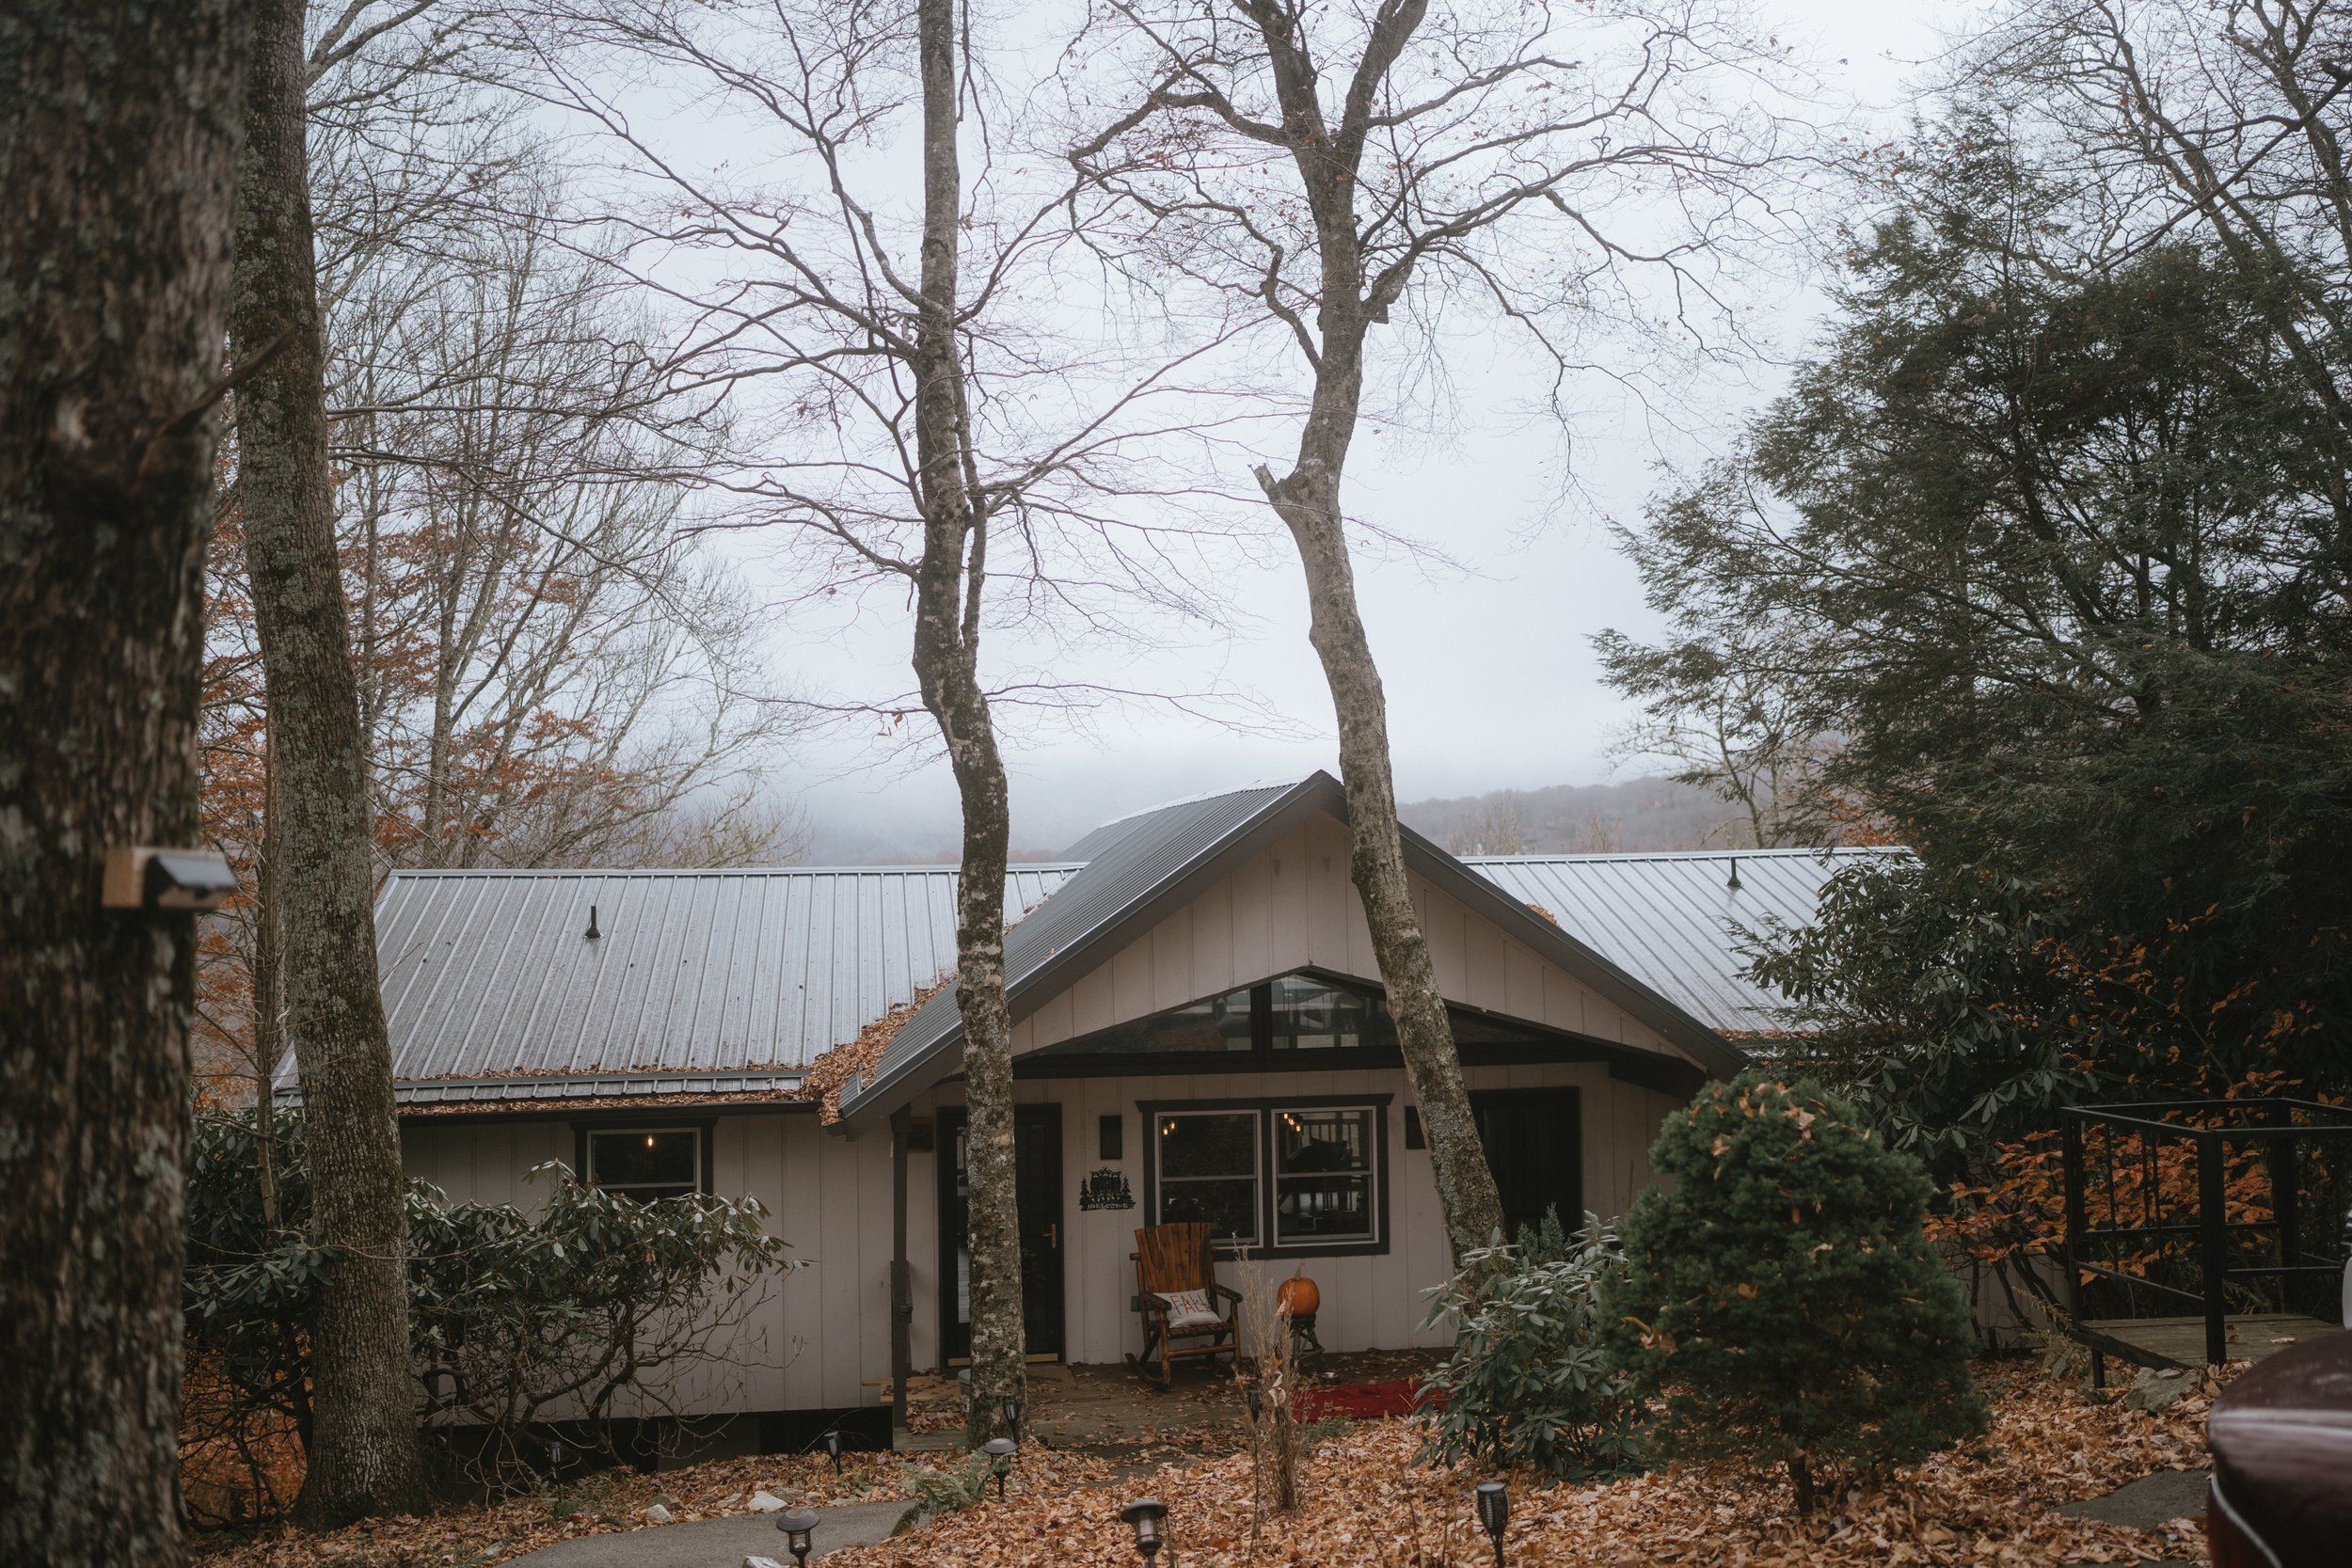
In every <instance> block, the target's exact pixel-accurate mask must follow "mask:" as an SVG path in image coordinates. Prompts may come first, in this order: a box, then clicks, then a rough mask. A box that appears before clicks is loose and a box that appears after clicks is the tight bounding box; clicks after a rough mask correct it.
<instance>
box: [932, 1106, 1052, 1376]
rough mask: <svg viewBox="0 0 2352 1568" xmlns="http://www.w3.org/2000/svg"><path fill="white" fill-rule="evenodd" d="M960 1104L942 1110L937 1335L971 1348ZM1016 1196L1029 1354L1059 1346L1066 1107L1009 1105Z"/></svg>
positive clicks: (945, 1346)
mask: <svg viewBox="0 0 2352 1568" xmlns="http://www.w3.org/2000/svg"><path fill="white" fill-rule="evenodd" d="M964 1132H965V1120H964V1113H963V1108H962V1107H961V1106H960V1105H953V1106H947V1107H945V1108H943V1109H942V1110H941V1111H940V1113H939V1148H940V1153H941V1158H940V1162H939V1342H940V1345H941V1354H942V1355H943V1356H945V1358H946V1359H947V1360H949V1361H963V1360H968V1359H970V1357H971V1354H972V1250H971V1246H970V1243H969V1226H970V1212H971V1184H972V1179H971V1175H970V1173H969V1171H968V1169H967V1168H966V1151H967V1148H968V1143H967V1140H966V1138H965V1136H964ZM1012 1164H1013V1199H1014V1204H1015V1207H1016V1208H1017V1209H1018V1210H1019V1212H1020V1228H1021V1310H1022V1316H1023V1320H1024V1323H1023V1326H1024V1328H1025V1331H1026V1338H1027V1344H1026V1346H1025V1348H1026V1349H1027V1351H1028V1353H1029V1354H1031V1355H1054V1356H1058V1355H1060V1354H1062V1299H1061V1288H1062V1286H1061V1107H1060V1106H1058V1105H1016V1106H1014V1107H1013V1108H1012Z"/></svg>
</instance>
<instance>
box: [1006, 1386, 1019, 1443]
mask: <svg viewBox="0 0 2352 1568" xmlns="http://www.w3.org/2000/svg"><path fill="white" fill-rule="evenodd" d="M1004 1411H1005V1435H1007V1436H1008V1437H1018V1436H1020V1435H1021V1402H1020V1401H1019V1400H1017V1399H1014V1398H1013V1397H1012V1396H1011V1395H1009V1394H1008V1395H1006V1396H1005V1403H1004Z"/></svg>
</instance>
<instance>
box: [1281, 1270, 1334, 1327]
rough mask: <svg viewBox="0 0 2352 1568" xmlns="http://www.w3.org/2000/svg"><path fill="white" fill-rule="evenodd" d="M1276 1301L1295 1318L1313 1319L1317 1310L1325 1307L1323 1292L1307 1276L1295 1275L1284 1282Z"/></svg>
mask: <svg viewBox="0 0 2352 1568" xmlns="http://www.w3.org/2000/svg"><path fill="white" fill-rule="evenodd" d="M1274 1299H1275V1301H1276V1302H1277V1303H1279V1305H1280V1306H1281V1307H1283V1308H1285V1309H1286V1310H1287V1311H1288V1312H1289V1313H1290V1315H1291V1316H1292V1317H1294V1318H1311V1317H1313V1316H1314V1315H1315V1308H1316V1307H1321V1306H1322V1305H1323V1292H1322V1291H1319V1290H1317V1289H1316V1288H1315V1282H1314V1281H1313V1280H1311V1279H1309V1278H1308V1277H1307V1276H1306V1275H1303V1274H1302V1275H1292V1276H1291V1277H1290V1278H1288V1279H1285V1280H1284V1281H1282V1285H1281V1289H1279V1290H1278V1291H1275V1292H1274Z"/></svg>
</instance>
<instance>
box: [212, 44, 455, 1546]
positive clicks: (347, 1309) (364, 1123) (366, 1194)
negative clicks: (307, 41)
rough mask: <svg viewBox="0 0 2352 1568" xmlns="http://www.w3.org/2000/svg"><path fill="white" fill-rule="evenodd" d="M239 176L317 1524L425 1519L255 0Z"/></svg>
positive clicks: (274, 49) (255, 534)
mask: <svg viewBox="0 0 2352 1568" xmlns="http://www.w3.org/2000/svg"><path fill="white" fill-rule="evenodd" d="M253 14H254V22H255V37H254V47H253V60H252V82H251V89H250V99H249V102H248V106H247V112H246V145H245V153H244V157H243V160H242V162H241V165H240V167H239V171H238V189H239V200H238V211H237V264H236V298H235V306H234V309H233V314H232V318H231V322H230V329H231V332H232V333H233V335H234V338H235V341H236V345H237V351H238V353H239V354H240V355H246V354H255V353H258V352H259V351H260V350H261V349H262V347H263V346H264V345H266V344H269V343H272V342H275V341H278V339H279V338H280V337H281V336H283V335H287V334H291V337H290V338H289V340H288V341H287V343H286V346H285V348H284V349H283V350H282V351H281V352H280V353H278V355H276V356H274V357H273V358H272V359H271V360H270V362H269V364H268V365H267V367H266V368H265V369H263V370H262V371H261V372H259V373H257V374H256V375H255V376H254V377H253V378H252V379H251V380H250V381H248V382H246V384H245V385H244V386H243V387H241V388H240V389H239V391H238V393H237V442H238V475H237V487H238V496H239V501H240V503H241V506H242V509H243V512H244V519H245V534H246V575H247V576H248V577H249V578H250V579H251V583H252V592H253V618H254V627H255V630H256V632H257V633H258V634H259V638H260V641H261V647H262V675H263V678H264V682H265V684H266V688H267V692H268V713H269V747H270V768H271V782H272V784H273V785H274V786H275V790H276V795H277V800H276V806H277V815H278V822H277V838H278V851H279V853H278V865H277V866H276V867H275V880H276V887H275V890H274V891H275V892H276V893H277V895H278V911H277V914H278V921H279V928H280V930H281V932H282V934H283V958H282V962H283V966H284V981H283V984H284V988H285V999H286V1035H287V1038H288V1042H289V1043H290V1044H291V1045H292V1047H293V1049H294V1062H295V1067H296V1069H297V1070H298V1072H299V1074H300V1082H301V1085H302V1110H303V1125H304V1132H305V1142H306V1145H307V1147H308V1149H309V1154H310V1180H311V1193H312V1199H311V1212H312V1215H313V1220H314V1224H315V1225H316V1227H317V1230H318V1234H319V1237H320V1239H321V1240H322V1241H324V1242H326V1243H328V1244H330V1245H332V1246H335V1247H339V1248H342V1250H343V1257H342V1259H340V1260H339V1261H338V1262H336V1264H335V1265H334V1267H333V1270H332V1272H331V1273H330V1274H329V1275H328V1276H327V1281H326V1289H325V1291H324V1292H323V1295H322V1298H321V1301H320V1306H319V1318H318V1327H317V1330H316V1333H315V1336H314V1338H313V1341H312V1346H311V1356H310V1365H311V1370H312V1380H313V1387H312V1394H311V1408H312V1428H311V1439H310V1470H309V1473H308V1474H307V1475H306V1476H305V1477H304V1480H303V1483H302V1491H301V1494H300V1496H299V1497H296V1498H295V1500H294V1516H295V1517H296V1518H297V1519H298V1520H300V1521H301V1522H302V1523H304V1524H306V1525H308V1526H310V1527H312V1528H331V1527H334V1526H337V1525H342V1524H347V1523H349V1522H350V1521H352V1520H354V1519H358V1518H363V1517H365V1516H367V1515H369V1514H374V1513H411V1512H414V1511H416V1510H418V1509H420V1508H421V1507H422V1506H423V1505H424V1501H425V1496H424V1468H423V1463H422V1459H421V1451H420V1449H419V1446H418V1442H417V1418H416V1392H415V1386H414V1384H413V1382H412V1380H411V1377H410V1374H409V1350H408V1271H407V1265H406V1251H407V1245H406V1243H407V1223H406V1218H405V1212H404V1204H403V1199H402V1183H403V1178H402V1172H401V1163H400V1132H399V1129H398V1127H397V1126H396V1124H395V1122H394V1120H393V1110H392V1062H391V1051H390V1047H389V1044H388V1043H387V1041H386V1037H385V1033H384V1001H383V995H382V993H381V991H380V990H378V988H377V983H376V970H375V918H374V911H373V893H374V889H373V864H372V859H371V855H370V848H369V837H368V772H367V759H366V752H365V748H364V742H363V739H362V736H361V735H360V731H359V688H358V677H357V674H356V673H355V671H354V668H353V664H352V657H351V626H350V621H349V618H348V616H347V614H346V613H345V610H344V606H343V592H342V570H341V567H340V564H339V562H338V560H337V554H336V544H335V513H334V494H333V488H332V483H331V481H330V479H329V476H328V473H327V467H326V399H325V393H324V391H323V389H322V384H321V380H320V375H321V368H322V366H323V364H324V362H325V358H326V351H325V340H324V334H323V332H322V330H321V326H320V320H319V306H318V286H317V278H316V268H315V264H314V261H313V258H312V250H311V239H310V170H309V159H308V157H307V155H306V151H305V148H304V128H305V108H304V94H305V89H306V87H307V86H308V82H309V72H308V69H307V66H306V62H305V60H304V58H303V52H302V17H303V8H302V6H301V4H300V0H258V3H257V4H256V5H255V6H254V8H253Z"/></svg>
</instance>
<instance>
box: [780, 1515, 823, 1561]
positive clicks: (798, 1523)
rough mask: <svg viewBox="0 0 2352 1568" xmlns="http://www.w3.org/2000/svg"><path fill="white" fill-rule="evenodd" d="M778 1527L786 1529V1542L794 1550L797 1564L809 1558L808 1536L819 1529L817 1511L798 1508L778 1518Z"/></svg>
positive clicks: (794, 1559)
mask: <svg viewBox="0 0 2352 1568" xmlns="http://www.w3.org/2000/svg"><path fill="white" fill-rule="evenodd" d="M776 1528H778V1529H780V1530H782V1531H784V1544H785V1545H786V1546H787V1547H789V1548H790V1549H791V1552H792V1560H793V1562H794V1563H795V1564H800V1563H804V1562H806V1561H807V1560H808V1538H809V1536H810V1535H812V1534H814V1533H815V1531H816V1529H817V1511H816V1510H815V1509H813V1508H796V1509H794V1510H792V1511H791V1512H790V1513H786V1514H783V1515H781V1516H780V1517H779V1518H778V1519H777V1520H776Z"/></svg>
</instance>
